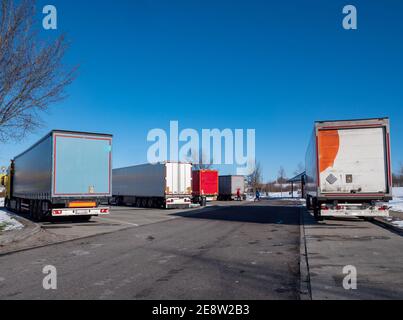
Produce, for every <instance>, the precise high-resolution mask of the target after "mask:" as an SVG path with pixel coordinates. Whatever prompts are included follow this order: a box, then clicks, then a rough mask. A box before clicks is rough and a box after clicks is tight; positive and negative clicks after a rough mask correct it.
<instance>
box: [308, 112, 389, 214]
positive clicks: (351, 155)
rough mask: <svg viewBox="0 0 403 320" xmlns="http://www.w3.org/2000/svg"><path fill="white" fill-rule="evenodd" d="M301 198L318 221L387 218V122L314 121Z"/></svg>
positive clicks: (383, 120) (369, 120)
mask: <svg viewBox="0 0 403 320" xmlns="http://www.w3.org/2000/svg"><path fill="white" fill-rule="evenodd" d="M305 197H306V200H307V207H308V208H309V209H313V210H314V214H315V217H316V218H317V219H318V220H320V219H321V218H322V217H327V216H332V217H345V216H357V217H369V218H374V217H380V216H388V215H389V207H388V204H387V202H388V201H389V200H391V199H392V171H391V148H390V126H389V119H388V118H380V119H365V120H348V121H321V122H316V123H315V127H314V132H313V135H312V139H311V142H310V145H309V147H308V150H307V154H306V176H305Z"/></svg>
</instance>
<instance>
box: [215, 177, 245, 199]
mask: <svg viewBox="0 0 403 320" xmlns="http://www.w3.org/2000/svg"><path fill="white" fill-rule="evenodd" d="M218 184H219V197H218V198H219V200H222V201H229V200H245V199H246V194H245V177H244V176H220V177H219V183H218ZM238 196H239V197H238Z"/></svg>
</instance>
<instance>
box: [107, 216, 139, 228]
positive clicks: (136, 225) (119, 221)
mask: <svg viewBox="0 0 403 320" xmlns="http://www.w3.org/2000/svg"><path fill="white" fill-rule="evenodd" d="M99 219H101V220H108V221H112V222H117V223H121V224H128V225H130V226H134V227H138V226H139V225H138V224H135V223H131V222H126V221H121V220H115V219H110V218H104V217H99Z"/></svg>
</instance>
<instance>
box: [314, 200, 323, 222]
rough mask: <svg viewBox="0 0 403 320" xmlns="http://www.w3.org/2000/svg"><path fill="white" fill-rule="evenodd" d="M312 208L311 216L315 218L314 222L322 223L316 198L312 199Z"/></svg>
mask: <svg viewBox="0 0 403 320" xmlns="http://www.w3.org/2000/svg"><path fill="white" fill-rule="evenodd" d="M312 206H313V215H314V217H315V220H316V221H323V217H322V216H321V211H320V203H319V202H318V200H317V199H316V198H314V199H313V201H312Z"/></svg>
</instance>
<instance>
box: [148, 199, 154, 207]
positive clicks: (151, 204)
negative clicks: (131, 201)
mask: <svg viewBox="0 0 403 320" xmlns="http://www.w3.org/2000/svg"><path fill="white" fill-rule="evenodd" d="M153 207H154V201H153V199H151V198H150V199H148V201H147V208H153Z"/></svg>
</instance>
